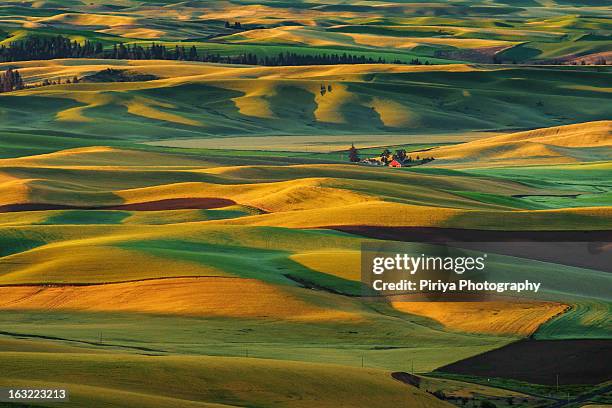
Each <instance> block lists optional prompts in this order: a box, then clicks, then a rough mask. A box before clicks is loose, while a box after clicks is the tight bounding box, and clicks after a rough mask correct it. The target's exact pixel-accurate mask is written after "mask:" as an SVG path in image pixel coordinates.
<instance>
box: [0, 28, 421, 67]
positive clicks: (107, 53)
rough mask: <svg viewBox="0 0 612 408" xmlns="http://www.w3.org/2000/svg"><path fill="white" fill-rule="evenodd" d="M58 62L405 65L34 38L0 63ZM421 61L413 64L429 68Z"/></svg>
mask: <svg viewBox="0 0 612 408" xmlns="http://www.w3.org/2000/svg"><path fill="white" fill-rule="evenodd" d="M56 58H101V59H134V60H151V59H160V60H177V61H199V62H215V63H224V64H243V65H267V66H279V65H336V64H388V63H392V64H404V63H405V62H403V61H400V60H397V59H395V60H393V61H388V60H386V59H384V58H382V57H378V58H373V57H369V56H365V55H353V54H348V53H342V54H339V53H329V54H327V53H323V54H311V55H307V54H298V53H295V52H288V51H287V52H281V53H278V54H276V55H266V56H258V55H256V54H252V53H243V54H240V55H233V56H232V55H229V56H223V55H220V54H219V53H210V52H208V51H205V52H202V51H198V49H197V48H196V47H195V46H191V47H185V46H180V45H175V46H174V47H167V46H165V45H163V44H155V43H152V44H150V45H139V44H123V43H121V44H115V45H113V47H112V48H110V49H105V48H104V46H103V44H102V43H99V42H91V41H85V42H82V43H80V42H78V41H71V40H70V39H69V38H66V37H63V36H61V35H58V36H55V37H39V36H32V37H28V38H26V39H25V40H22V41H15V42H13V43H11V44H10V45H9V46H5V45H2V46H0V62H13V61H29V60H48V59H56ZM428 63H429V62H428V61H425V62H421V61H420V60H419V59H418V58H415V59H412V60H411V61H410V64H413V65H421V64H428Z"/></svg>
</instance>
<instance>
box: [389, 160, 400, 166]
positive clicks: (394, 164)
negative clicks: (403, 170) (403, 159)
mask: <svg viewBox="0 0 612 408" xmlns="http://www.w3.org/2000/svg"><path fill="white" fill-rule="evenodd" d="M389 167H402V163H400V162H398V161H397V160H392V161H391V163H389Z"/></svg>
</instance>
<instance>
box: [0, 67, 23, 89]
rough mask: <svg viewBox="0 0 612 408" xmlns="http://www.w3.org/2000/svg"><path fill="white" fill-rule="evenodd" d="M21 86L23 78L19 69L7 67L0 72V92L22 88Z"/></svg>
mask: <svg viewBox="0 0 612 408" xmlns="http://www.w3.org/2000/svg"><path fill="white" fill-rule="evenodd" d="M23 87H24V85H23V79H22V78H21V75H20V74H19V71H17V70H13V69H11V68H9V69H7V70H6V71H4V72H3V73H0V93H2V92H11V91H18V90H19V89H23Z"/></svg>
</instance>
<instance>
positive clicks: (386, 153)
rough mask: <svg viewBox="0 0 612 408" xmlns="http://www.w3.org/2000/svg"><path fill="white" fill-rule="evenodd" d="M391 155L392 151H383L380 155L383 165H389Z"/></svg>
mask: <svg viewBox="0 0 612 408" xmlns="http://www.w3.org/2000/svg"><path fill="white" fill-rule="evenodd" d="M389 155H391V151H390V150H389V149H385V150H383V152H382V153H381V154H380V158H381V160H382V162H383V163H385V164H387V163H389Z"/></svg>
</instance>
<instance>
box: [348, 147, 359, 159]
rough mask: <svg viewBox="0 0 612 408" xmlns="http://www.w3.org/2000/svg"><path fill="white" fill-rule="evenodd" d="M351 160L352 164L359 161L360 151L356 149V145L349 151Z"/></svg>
mask: <svg viewBox="0 0 612 408" xmlns="http://www.w3.org/2000/svg"><path fill="white" fill-rule="evenodd" d="M349 160H350V161H351V162H352V163H356V162H358V161H359V150H357V148H355V144H354V143H353V144H351V148H350V149H349Z"/></svg>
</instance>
